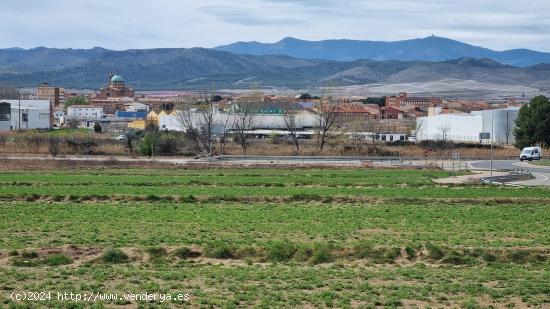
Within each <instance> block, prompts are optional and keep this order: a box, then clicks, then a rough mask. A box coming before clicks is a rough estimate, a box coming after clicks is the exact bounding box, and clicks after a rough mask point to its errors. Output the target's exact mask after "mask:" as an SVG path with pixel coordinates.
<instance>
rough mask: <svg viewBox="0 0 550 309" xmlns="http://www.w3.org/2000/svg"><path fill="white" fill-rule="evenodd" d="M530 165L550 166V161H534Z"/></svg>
mask: <svg viewBox="0 0 550 309" xmlns="http://www.w3.org/2000/svg"><path fill="white" fill-rule="evenodd" d="M530 163H531V164H535V165H540V166H550V160H540V161H533V162H530Z"/></svg>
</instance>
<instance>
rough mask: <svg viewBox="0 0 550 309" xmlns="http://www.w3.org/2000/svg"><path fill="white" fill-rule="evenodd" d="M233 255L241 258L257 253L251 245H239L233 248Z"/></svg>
mask: <svg viewBox="0 0 550 309" xmlns="http://www.w3.org/2000/svg"><path fill="white" fill-rule="evenodd" d="M234 251H235V253H234V255H235V257H236V258H239V259H242V258H250V257H255V256H257V255H258V251H257V250H256V248H255V247H253V246H240V247H238V248H236V249H235V250H234Z"/></svg>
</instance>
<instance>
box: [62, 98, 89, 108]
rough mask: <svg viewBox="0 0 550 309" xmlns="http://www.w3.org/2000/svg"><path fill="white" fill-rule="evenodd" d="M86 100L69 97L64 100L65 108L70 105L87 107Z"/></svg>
mask: <svg viewBox="0 0 550 309" xmlns="http://www.w3.org/2000/svg"><path fill="white" fill-rule="evenodd" d="M87 104H88V100H87V99H86V98H85V97H71V98H68V99H67V100H65V107H69V106H71V105H87Z"/></svg>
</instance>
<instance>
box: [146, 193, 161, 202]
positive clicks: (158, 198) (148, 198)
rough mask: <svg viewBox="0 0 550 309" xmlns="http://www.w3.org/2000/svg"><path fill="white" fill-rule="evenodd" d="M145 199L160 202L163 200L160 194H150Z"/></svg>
mask: <svg viewBox="0 0 550 309" xmlns="http://www.w3.org/2000/svg"><path fill="white" fill-rule="evenodd" d="M145 200H146V201H149V202H158V201H160V200H161V198H160V196H158V195H154V194H149V195H147V196H146V197H145Z"/></svg>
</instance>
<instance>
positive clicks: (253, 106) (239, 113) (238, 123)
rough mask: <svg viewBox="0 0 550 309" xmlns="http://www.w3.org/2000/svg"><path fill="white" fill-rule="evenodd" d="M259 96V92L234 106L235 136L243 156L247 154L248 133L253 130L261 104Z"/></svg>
mask: <svg viewBox="0 0 550 309" xmlns="http://www.w3.org/2000/svg"><path fill="white" fill-rule="evenodd" d="M259 95H260V94H259V93H258V92H254V93H253V94H252V96H250V98H246V99H244V100H240V101H239V102H238V103H234V104H233V106H232V108H234V112H235V123H234V124H235V125H234V128H235V134H236V135H237V138H238V140H239V144H240V145H241V148H242V151H243V154H246V150H247V143H246V137H247V131H249V130H251V129H252V124H253V123H254V117H255V116H256V113H257V109H258V104H259V103H260V97H259Z"/></svg>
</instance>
